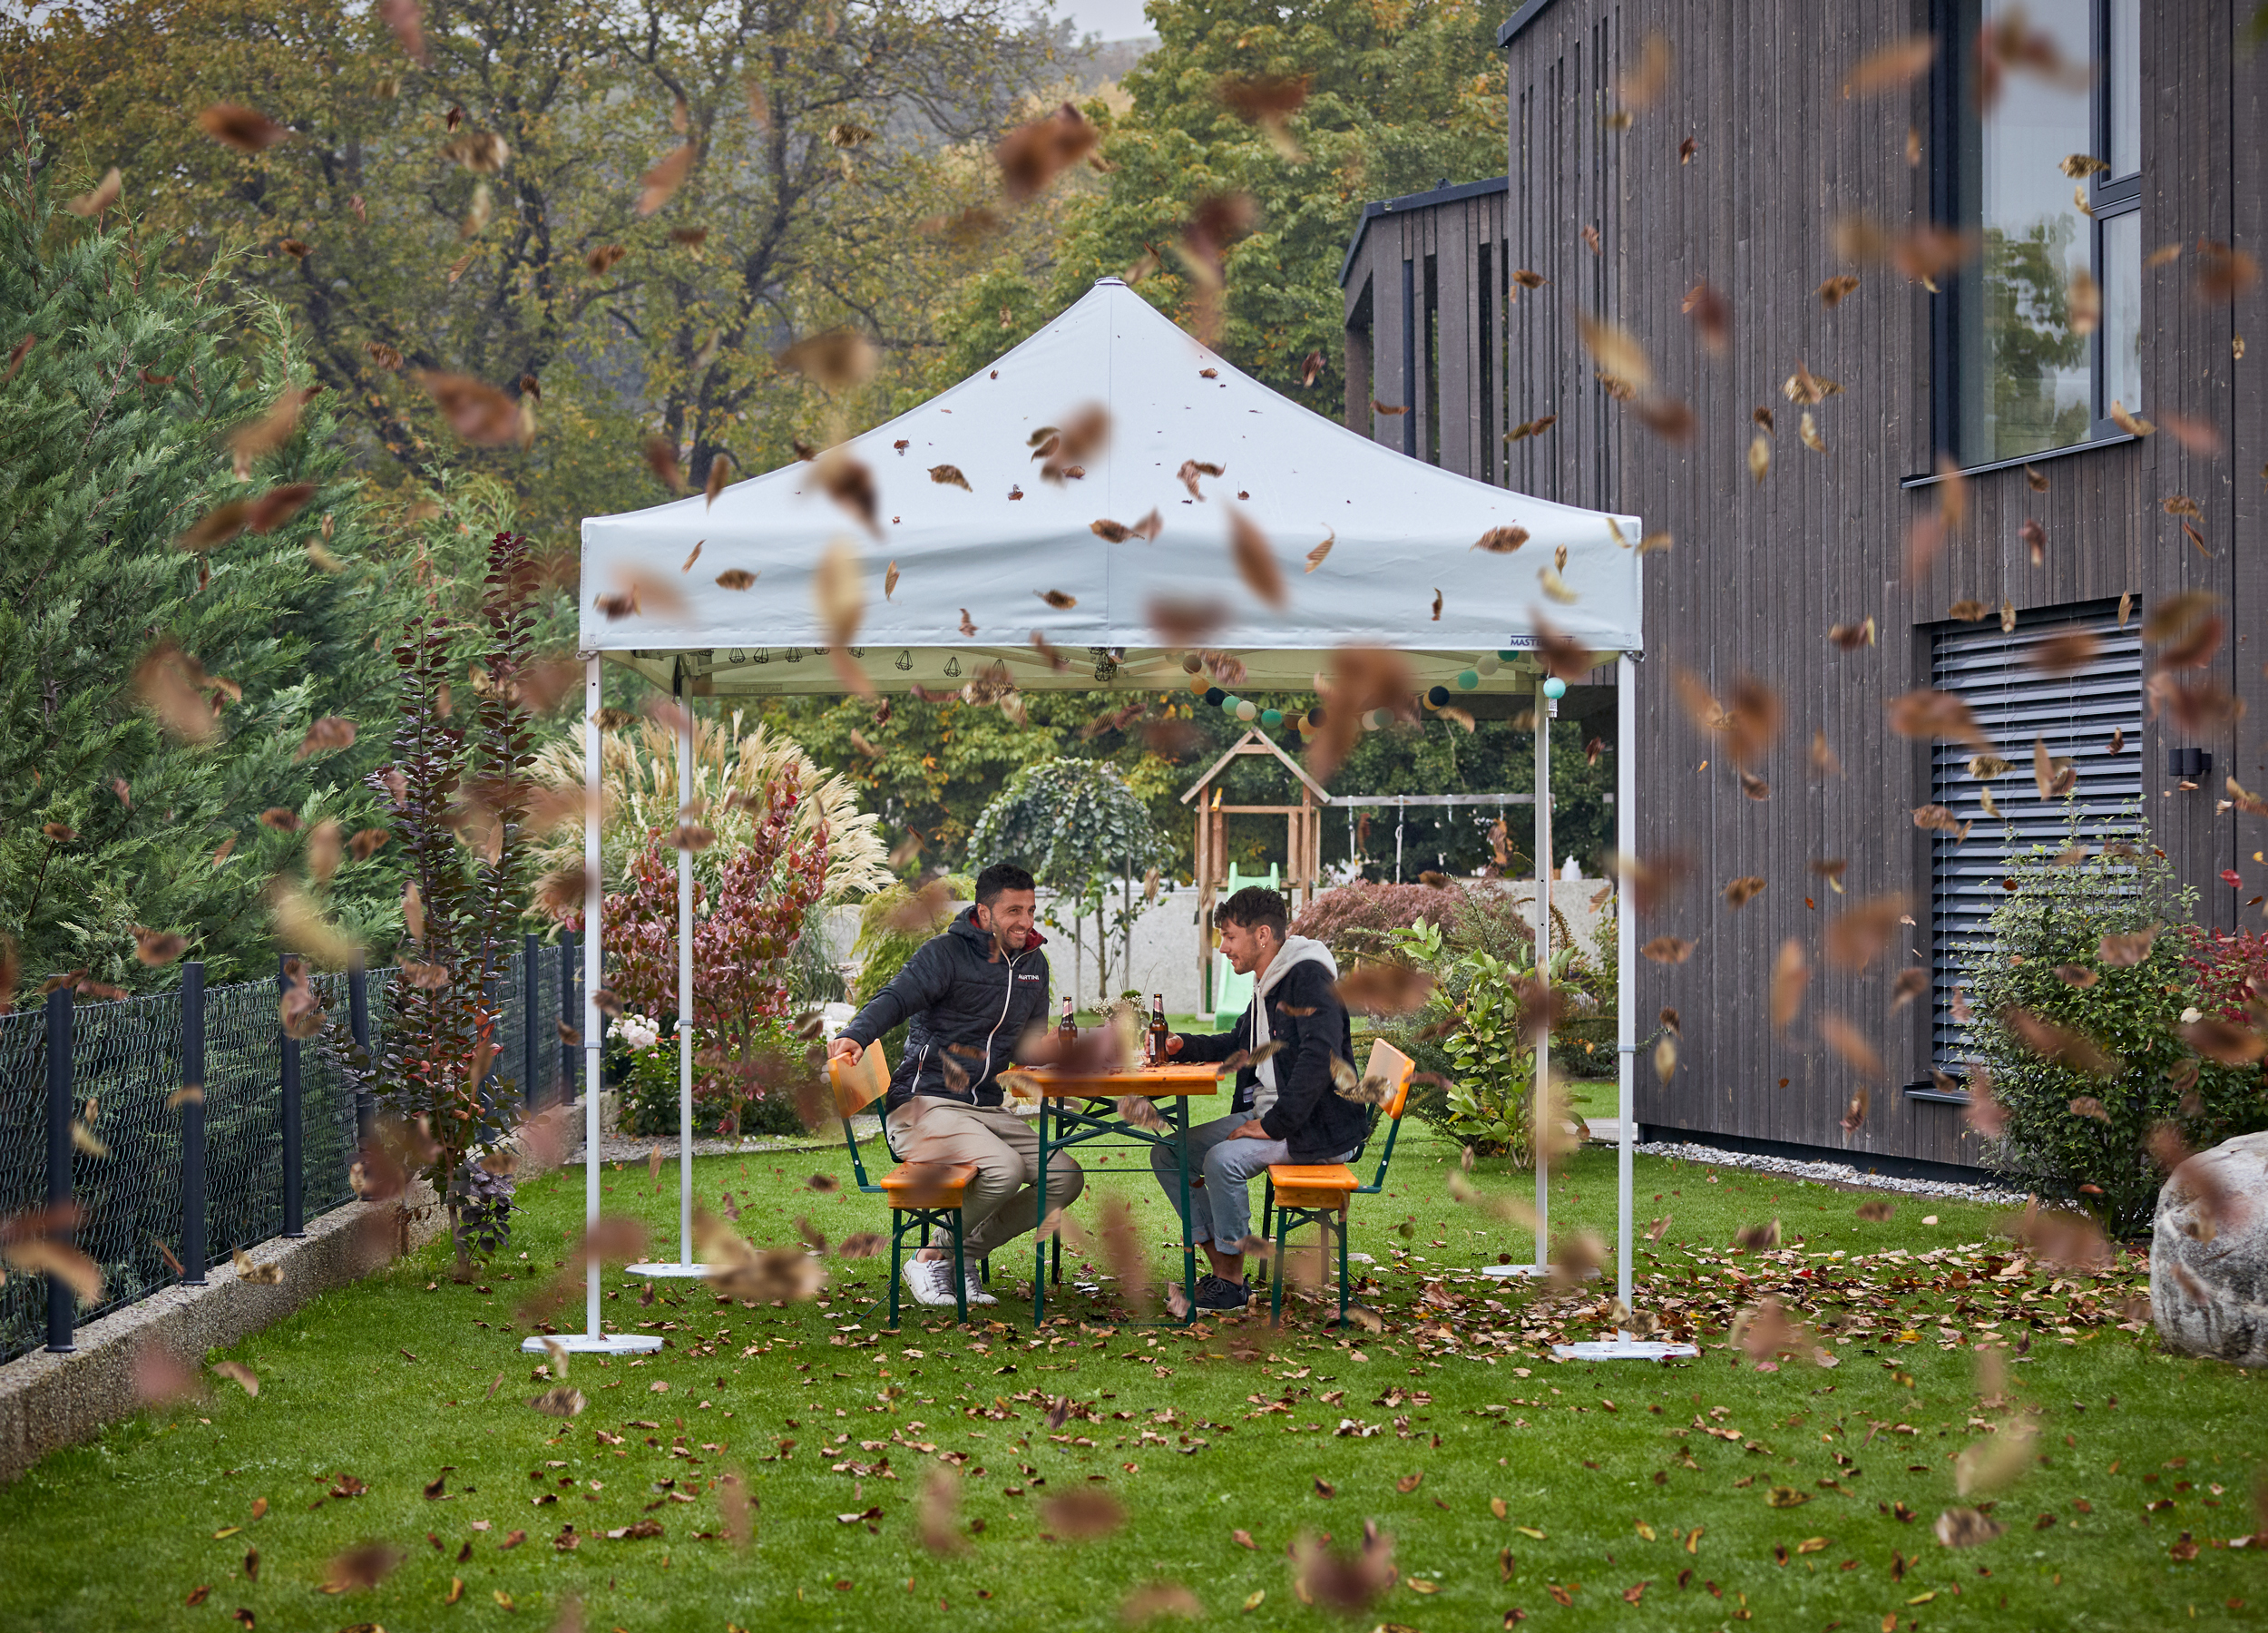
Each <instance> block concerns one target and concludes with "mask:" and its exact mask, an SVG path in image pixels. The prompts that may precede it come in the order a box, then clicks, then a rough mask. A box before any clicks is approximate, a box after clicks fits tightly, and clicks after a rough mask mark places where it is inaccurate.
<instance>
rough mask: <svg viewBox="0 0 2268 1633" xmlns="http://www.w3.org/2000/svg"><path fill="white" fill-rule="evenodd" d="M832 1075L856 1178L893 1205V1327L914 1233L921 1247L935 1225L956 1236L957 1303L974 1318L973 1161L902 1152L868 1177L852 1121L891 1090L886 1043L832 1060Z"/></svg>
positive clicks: (963, 1314)
mask: <svg viewBox="0 0 2268 1633" xmlns="http://www.w3.org/2000/svg"><path fill="white" fill-rule="evenodd" d="M827 1079H828V1081H829V1082H830V1083H831V1084H832V1085H833V1086H834V1090H835V1110H836V1113H837V1114H838V1115H839V1116H840V1117H841V1119H842V1121H843V1143H844V1144H845V1145H846V1147H848V1148H849V1149H850V1159H851V1172H852V1173H853V1174H854V1175H855V1177H856V1178H857V1183H858V1188H859V1189H860V1190H861V1191H863V1192H865V1194H866V1195H868V1196H870V1197H881V1198H885V1200H887V1201H888V1203H889V1205H890V1325H892V1326H893V1327H894V1326H896V1325H898V1300H899V1289H900V1287H901V1286H903V1277H902V1276H900V1274H899V1270H900V1266H901V1262H902V1260H903V1258H904V1247H905V1238H906V1235H907V1233H908V1232H913V1231H918V1232H919V1233H920V1237H921V1239H920V1240H919V1241H918V1242H916V1243H915V1246H916V1247H927V1246H928V1245H929V1233H930V1230H931V1228H932V1227H935V1228H937V1229H939V1230H942V1231H943V1232H944V1233H945V1234H946V1235H947V1236H948V1237H951V1238H952V1239H953V1310H954V1313H955V1315H956V1317H957V1318H958V1319H959V1320H960V1321H961V1323H962V1324H963V1325H967V1323H968V1319H969V1284H968V1276H967V1272H966V1270H965V1269H964V1268H963V1258H962V1257H961V1204H962V1202H963V1199H964V1198H965V1197H966V1195H967V1192H968V1188H969V1184H970V1182H971V1181H972V1180H973V1179H974V1178H976V1164H974V1163H973V1162H899V1161H898V1160H897V1153H896V1152H894V1151H891V1152H890V1159H891V1161H892V1162H893V1163H894V1164H895V1166H894V1167H893V1168H892V1169H891V1170H890V1171H889V1172H888V1173H886V1174H885V1175H883V1176H882V1178H880V1179H879V1180H870V1179H868V1178H866V1162H865V1156H864V1155H863V1154H862V1153H861V1152H860V1150H859V1149H858V1136H857V1135H856V1134H855V1132H854V1131H853V1130H852V1128H851V1119H852V1118H854V1117H855V1116H857V1115H858V1114H859V1113H860V1112H861V1111H864V1110H865V1109H866V1108H867V1107H868V1106H870V1105H873V1104H874V1103H875V1101H877V1100H881V1099H882V1098H883V1097H884V1096H885V1095H886V1094H887V1093H888V1092H889V1090H890V1063H889V1061H887V1060H886V1059H885V1057H884V1055H883V1052H882V1045H881V1044H880V1043H869V1044H867V1045H866V1051H865V1053H864V1054H863V1055H861V1056H859V1058H858V1059H857V1061H855V1062H854V1063H853V1064H851V1065H848V1066H845V1065H843V1064H841V1063H840V1062H837V1061H829V1062H828V1063H827ZM882 1141H883V1149H885V1151H886V1150H889V1144H890V1135H889V1126H888V1123H887V1121H886V1120H885V1123H884V1127H883V1136H882Z"/></svg>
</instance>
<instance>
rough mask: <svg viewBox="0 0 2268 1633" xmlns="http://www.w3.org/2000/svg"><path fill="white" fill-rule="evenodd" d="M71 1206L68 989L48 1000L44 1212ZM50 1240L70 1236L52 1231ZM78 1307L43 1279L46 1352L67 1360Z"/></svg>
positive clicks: (52, 1279)
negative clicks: (55, 1236) (52, 1234)
mask: <svg viewBox="0 0 2268 1633" xmlns="http://www.w3.org/2000/svg"><path fill="white" fill-rule="evenodd" d="M70 1200H71V989H70V988H69V987H61V988H58V989H57V990H56V991H54V992H52V993H48V994H47V1206H48V1207H49V1208H61V1207H64V1206H66V1205H68V1204H69V1202H70ZM54 1234H55V1235H57V1236H59V1237H68V1235H69V1234H70V1233H69V1232H67V1231H64V1230H63V1229H62V1228H60V1227H55V1230H54ZM77 1315H78V1305H77V1301H76V1299H75V1297H74V1296H73V1293H72V1291H71V1289H70V1287H69V1286H66V1285H65V1283H64V1279H63V1278H62V1277H61V1276H57V1275H55V1274H54V1272H52V1271H51V1272H49V1273H48V1276H47V1351H48V1353H49V1354H54V1355H67V1354H70V1353H71V1352H72V1351H73V1349H75V1348H76V1347H77V1346H76V1345H73V1343H72V1342H71V1331H72V1324H73V1320H74V1319H75V1318H76V1316H77Z"/></svg>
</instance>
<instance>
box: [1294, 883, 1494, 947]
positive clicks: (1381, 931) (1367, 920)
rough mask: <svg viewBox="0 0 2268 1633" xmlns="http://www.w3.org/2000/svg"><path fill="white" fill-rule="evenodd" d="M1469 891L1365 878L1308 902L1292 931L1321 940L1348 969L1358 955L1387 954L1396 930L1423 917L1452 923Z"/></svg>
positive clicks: (1458, 887)
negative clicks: (1374, 882)
mask: <svg viewBox="0 0 2268 1633" xmlns="http://www.w3.org/2000/svg"><path fill="white" fill-rule="evenodd" d="M1469 894H1471V893H1469V892H1468V891H1466V890H1464V889H1462V888H1461V887H1460V886H1458V885H1383V884H1373V883H1371V882H1370V881H1369V880H1361V881H1358V882H1357V883H1355V884H1352V885H1339V886H1337V887H1336V888H1335V889H1332V890H1326V891H1325V892H1323V893H1322V894H1321V895H1318V896H1316V897H1315V899H1314V900H1313V901H1311V902H1309V903H1308V904H1307V905H1306V906H1305V907H1304V908H1302V909H1301V910H1300V914H1299V916H1298V917H1297V918H1295V919H1294V920H1293V921H1292V934H1294V935H1305V936H1309V937H1312V938H1313V939H1314V940H1316V941H1319V942H1321V943H1322V944H1324V945H1325V946H1326V947H1328V948H1330V949H1331V955H1332V956H1333V957H1334V958H1335V959H1337V960H1338V961H1339V965H1340V967H1341V968H1342V969H1344V968H1345V967H1346V966H1348V965H1349V964H1352V963H1354V962H1355V961H1356V960H1358V959H1365V958H1383V957H1384V956H1386V954H1387V953H1388V951H1389V949H1390V948H1391V946H1392V945H1393V933H1394V932H1395V931H1397V930H1407V929H1408V928H1409V927H1410V926H1411V925H1413V924H1416V923H1417V922H1418V920H1420V919H1423V920H1424V921H1425V922H1426V923H1427V924H1440V925H1442V926H1444V927H1445V926H1447V925H1448V924H1449V923H1450V922H1451V920H1452V919H1454V918H1455V917H1456V916H1457V910H1458V908H1459V907H1460V906H1461V905H1463V903H1464V901H1465V898H1466V897H1467V895H1469Z"/></svg>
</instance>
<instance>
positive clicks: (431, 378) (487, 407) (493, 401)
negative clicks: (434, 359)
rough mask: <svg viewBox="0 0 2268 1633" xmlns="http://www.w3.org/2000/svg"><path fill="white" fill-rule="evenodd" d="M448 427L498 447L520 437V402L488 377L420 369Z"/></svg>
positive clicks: (478, 443)
mask: <svg viewBox="0 0 2268 1633" xmlns="http://www.w3.org/2000/svg"><path fill="white" fill-rule="evenodd" d="M417 383H418V384H419V385H421V386H424V387H425V390H426V391H427V392H428V393H429V394H430V395H431V396H432V397H433V400H434V406H435V407H437V408H439V409H440V410H441V416H442V417H443V418H444V419H445V420H447V421H448V422H449V429H451V430H452V431H455V433H456V434H457V435H459V436H460V437H462V438H464V440H465V441H466V442H468V443H471V444H472V445H474V446H475V447H481V448H497V447H502V446H503V445H505V444H506V443H511V442H516V441H518V440H519V437H520V431H521V421H520V406H519V405H518V404H517V403H515V402H513V400H512V399H511V398H510V397H508V396H505V395H504V394H503V392H501V391H499V390H497V389H496V388H495V387H494V386H491V385H488V384H487V383H486V382H485V381H482V380H475V379H473V378H471V377H469V376H465V375H454V374H443V373H441V372H439V371H438V370H435V369H430V368H421V369H419V370H418V371H417Z"/></svg>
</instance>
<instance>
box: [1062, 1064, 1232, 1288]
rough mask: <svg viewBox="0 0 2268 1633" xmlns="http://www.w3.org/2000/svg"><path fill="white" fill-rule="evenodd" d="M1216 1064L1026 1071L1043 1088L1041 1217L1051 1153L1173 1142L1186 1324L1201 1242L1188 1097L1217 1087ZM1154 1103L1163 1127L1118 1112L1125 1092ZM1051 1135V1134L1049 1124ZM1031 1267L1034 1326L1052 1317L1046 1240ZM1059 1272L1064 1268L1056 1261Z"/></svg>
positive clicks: (1194, 1286)
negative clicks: (1196, 1238)
mask: <svg viewBox="0 0 2268 1633" xmlns="http://www.w3.org/2000/svg"><path fill="white" fill-rule="evenodd" d="M1218 1071H1219V1068H1218V1067H1217V1066H1212V1065H1206V1064H1198V1065H1182V1064H1179V1063H1168V1064H1167V1065H1164V1066H1139V1067H1136V1068H1134V1069H1133V1070H1131V1071H1103V1072H1098V1071H1068V1070H1063V1069H1060V1068H1056V1067H1036V1068H1030V1069H1027V1070H1026V1071H1025V1075H1026V1076H1028V1077H1030V1078H1031V1080H1032V1081H1035V1082H1037V1083H1038V1084H1039V1086H1040V1118H1039V1122H1040V1156H1039V1165H1038V1166H1039V1173H1038V1176H1037V1178H1035V1179H1034V1181H1033V1184H1034V1185H1035V1186H1036V1187H1037V1189H1038V1193H1039V1195H1038V1202H1039V1217H1041V1219H1042V1220H1044V1219H1045V1218H1046V1217H1048V1191H1047V1186H1048V1152H1049V1151H1050V1149H1060V1148H1061V1147H1065V1146H1076V1145H1090V1144H1093V1143H1095V1142H1096V1141H1099V1140H1105V1139H1116V1140H1126V1141H1131V1142H1133V1143H1135V1144H1138V1145H1153V1146H1156V1145H1170V1146H1171V1147H1173V1149H1174V1151H1175V1153H1176V1157H1177V1162H1176V1168H1177V1169H1178V1175H1179V1180H1180V1188H1179V1192H1178V1196H1177V1197H1176V1198H1175V1205H1176V1206H1177V1207H1178V1208H1179V1210H1180V1214H1181V1291H1182V1292H1183V1294H1185V1295H1186V1296H1188V1300H1189V1308H1188V1314H1186V1315H1183V1316H1182V1317H1181V1320H1182V1322H1183V1323H1185V1324H1186V1323H1187V1322H1189V1321H1194V1320H1195V1319H1196V1318H1197V1316H1196V1301H1197V1245H1196V1243H1195V1242H1193V1241H1192V1240H1191V1239H1190V1237H1189V1100H1190V1099H1191V1098H1192V1097H1193V1096H1196V1095H1200V1094H1204V1095H1212V1094H1217V1093H1219V1092H1220V1086H1219V1085H1220V1080H1219V1078H1218V1076H1217V1073H1218ZM1129 1094H1131V1095H1139V1096H1140V1097H1141V1098H1142V1099H1145V1100H1150V1101H1153V1102H1154V1103H1156V1105H1157V1106H1158V1110H1159V1112H1160V1114H1161V1115H1162V1116H1163V1117H1164V1118H1165V1120H1166V1127H1165V1128H1164V1129H1162V1130H1159V1129H1144V1128H1140V1127H1138V1126H1137V1125H1136V1124H1134V1123H1131V1122H1129V1121H1128V1120H1126V1119H1125V1118H1123V1117H1120V1116H1119V1114H1118V1108H1117V1104H1116V1102H1117V1101H1118V1100H1119V1098H1120V1097H1121V1096H1124V1095H1129ZM1051 1124H1052V1125H1053V1133H1052V1135H1051V1133H1050V1125H1051ZM1036 1252H1037V1255H1038V1257H1037V1260H1036V1262H1035V1264H1034V1265H1033V1267H1032V1273H1031V1324H1032V1325H1034V1326H1035V1327H1036V1326H1037V1325H1039V1324H1040V1323H1041V1322H1042V1321H1044V1320H1045V1319H1047V1287H1048V1244H1047V1243H1046V1242H1045V1241H1041V1242H1039V1243H1038V1244H1037V1247H1036ZM1058 1274H1059V1275H1060V1274H1061V1266H1060V1263H1059V1266H1058Z"/></svg>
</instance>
